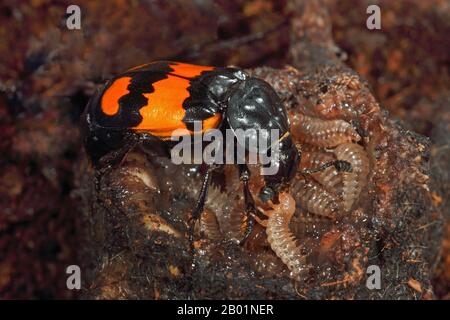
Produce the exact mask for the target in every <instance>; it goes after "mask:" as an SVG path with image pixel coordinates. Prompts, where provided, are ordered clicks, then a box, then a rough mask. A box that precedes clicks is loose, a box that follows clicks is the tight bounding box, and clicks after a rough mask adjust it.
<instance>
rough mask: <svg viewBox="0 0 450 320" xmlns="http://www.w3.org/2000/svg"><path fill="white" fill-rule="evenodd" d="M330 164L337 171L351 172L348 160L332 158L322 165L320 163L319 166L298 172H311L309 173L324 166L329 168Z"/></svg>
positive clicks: (320, 169) (322, 168)
mask: <svg viewBox="0 0 450 320" xmlns="http://www.w3.org/2000/svg"><path fill="white" fill-rule="evenodd" d="M332 166H334V167H335V168H336V170H337V171H343V172H351V171H352V165H351V164H350V163H349V162H347V161H344V160H334V161H330V162H327V163H324V164H323V165H321V166H320V167H317V168H308V169H303V170H301V171H300V174H303V175H304V174H311V173H315V172H319V171H322V170H325V169H326V168H329V167H332Z"/></svg>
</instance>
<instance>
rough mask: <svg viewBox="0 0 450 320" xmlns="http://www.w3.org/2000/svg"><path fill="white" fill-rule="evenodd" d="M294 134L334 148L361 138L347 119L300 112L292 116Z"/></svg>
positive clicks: (314, 143)
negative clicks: (326, 117)
mask: <svg viewBox="0 0 450 320" xmlns="http://www.w3.org/2000/svg"><path fill="white" fill-rule="evenodd" d="M292 134H293V135H294V136H295V137H298V139H300V140H301V141H302V142H306V143H309V144H312V145H316V146H320V147H324V148H332V147H335V146H337V145H339V144H342V143H346V142H352V141H359V140H360V139H361V137H360V136H359V135H358V133H357V132H356V131H355V129H354V128H353V126H352V125H351V124H350V123H348V122H347V121H344V120H340V119H337V120H322V119H319V118H313V117H309V116H306V115H303V114H300V113H298V114H295V115H294V116H293V117H292Z"/></svg>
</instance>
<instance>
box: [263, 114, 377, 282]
mask: <svg viewBox="0 0 450 320" xmlns="http://www.w3.org/2000/svg"><path fill="white" fill-rule="evenodd" d="M292 120H293V121H292V129H291V131H292V134H293V135H294V137H295V138H296V139H297V140H298V141H299V142H300V143H301V145H302V150H303V152H302V161H301V163H300V168H299V171H301V170H302V169H306V168H317V167H320V166H321V165H323V164H325V163H327V162H330V161H333V160H344V161H347V162H349V163H350V164H351V167H352V170H351V171H350V172H339V171H337V170H336V168H334V167H329V168H327V169H325V170H323V171H319V172H317V173H313V174H311V175H306V176H304V177H302V178H300V179H295V180H294V182H293V183H292V185H291V191H290V194H288V193H282V194H280V195H279V201H280V202H279V204H277V205H272V209H270V210H266V211H265V214H266V215H267V216H268V217H269V219H268V220H267V223H265V224H266V233H267V239H268V242H269V243H270V246H271V248H272V250H273V251H274V252H275V254H276V255H277V256H278V257H279V258H280V259H281V260H282V261H283V263H284V264H285V265H286V266H287V267H288V268H289V270H290V272H291V276H292V277H293V278H294V279H296V280H300V279H301V275H302V274H303V273H304V271H305V268H306V263H305V260H306V256H305V255H302V254H301V247H300V246H299V245H298V244H297V241H296V239H295V236H294V235H293V234H292V232H291V231H290V229H289V222H290V220H291V218H292V216H293V214H294V212H295V208H296V203H295V200H294V198H293V197H295V199H296V200H297V204H299V206H300V207H301V208H302V209H303V210H305V211H308V212H310V213H312V214H315V215H319V216H324V217H327V218H330V219H336V218H337V217H338V214H342V213H345V212H349V211H351V209H352V207H353V205H354V204H355V202H356V200H357V199H358V198H359V195H360V193H361V191H362V189H363V188H364V187H365V185H366V183H367V179H368V174H369V159H368V156H367V153H366V151H365V150H364V148H363V147H362V146H361V145H359V144H358V141H360V140H361V137H360V136H359V135H358V133H357V132H356V131H355V129H354V128H353V126H352V125H351V124H350V123H348V122H347V121H344V120H323V119H319V118H313V117H309V116H306V115H302V114H297V115H295V116H294V117H293V119H292ZM292 196H293V197H292Z"/></svg>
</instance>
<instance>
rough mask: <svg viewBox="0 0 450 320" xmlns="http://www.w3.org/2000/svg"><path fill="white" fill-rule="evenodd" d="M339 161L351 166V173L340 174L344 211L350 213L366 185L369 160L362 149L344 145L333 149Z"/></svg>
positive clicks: (347, 144)
mask: <svg viewBox="0 0 450 320" xmlns="http://www.w3.org/2000/svg"><path fill="white" fill-rule="evenodd" d="M334 154H335V155H336V158H337V159H339V160H344V161H347V162H349V163H350V164H351V166H352V171H351V172H342V173H341V174H342V179H343V183H344V187H343V189H342V198H343V202H344V203H343V205H344V209H345V211H350V210H351V208H352V206H353V203H354V202H355V201H356V199H358V197H359V194H360V193H361V190H362V189H363V188H364V186H365V185H366V183H367V176H368V174H369V159H368V157H367V154H366V151H365V150H364V148H363V147H362V146H360V145H358V144H355V143H344V144H341V145H339V146H337V147H336V148H335V149H334Z"/></svg>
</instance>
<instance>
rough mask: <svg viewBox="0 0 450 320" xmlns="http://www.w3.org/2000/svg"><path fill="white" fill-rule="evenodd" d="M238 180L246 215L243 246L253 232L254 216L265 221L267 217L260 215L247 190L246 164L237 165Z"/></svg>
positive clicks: (247, 174)
mask: <svg viewBox="0 0 450 320" xmlns="http://www.w3.org/2000/svg"><path fill="white" fill-rule="evenodd" d="M239 179H240V180H241V181H242V183H243V184H244V202H245V214H246V215H247V219H248V220H247V221H248V224H247V228H246V230H245V233H244V237H243V238H242V240H241V242H240V244H241V245H243V244H244V243H245V242H246V241H247V239H248V237H249V236H250V234H251V233H252V230H253V225H254V224H255V216H256V217H258V219H259V220H261V221H263V220H266V219H267V217H266V216H265V215H264V214H263V213H261V212H260V211H259V210H258V209H257V208H256V206H255V200H254V199H253V196H252V194H251V192H250V188H249V180H250V170H249V169H248V167H247V165H246V164H241V165H239Z"/></svg>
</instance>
